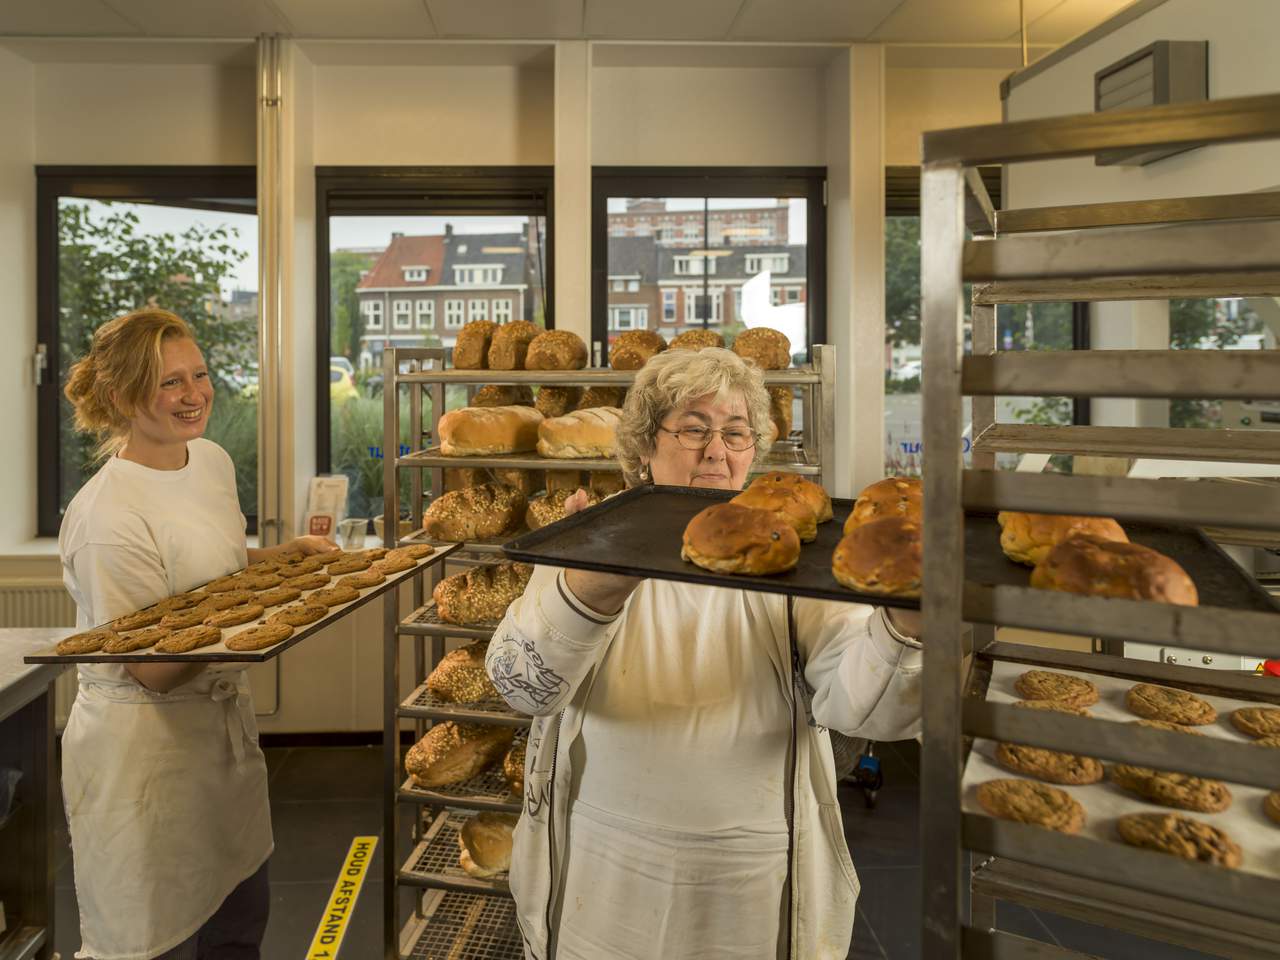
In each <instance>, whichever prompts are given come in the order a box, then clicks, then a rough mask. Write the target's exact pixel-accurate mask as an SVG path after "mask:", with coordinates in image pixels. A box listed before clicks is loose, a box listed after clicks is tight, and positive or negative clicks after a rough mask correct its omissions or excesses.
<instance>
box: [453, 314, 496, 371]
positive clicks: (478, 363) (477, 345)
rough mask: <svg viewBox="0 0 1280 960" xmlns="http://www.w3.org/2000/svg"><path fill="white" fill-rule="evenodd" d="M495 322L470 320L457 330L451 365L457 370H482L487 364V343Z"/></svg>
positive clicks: (489, 341) (489, 340)
mask: <svg viewBox="0 0 1280 960" xmlns="http://www.w3.org/2000/svg"><path fill="white" fill-rule="evenodd" d="M497 326H498V325H497V324H496V323H491V322H490V321H488V320H472V321H471V322H470V323H468V324H467V325H466V326H464V327H463V328H462V329H461V330H459V331H458V339H457V340H456V341H455V342H454V345H453V365H454V367H456V368H457V369H459V370H483V369H485V367H486V366H488V364H489V344H490V343H492V342H493V331H494V330H495V329H497Z"/></svg>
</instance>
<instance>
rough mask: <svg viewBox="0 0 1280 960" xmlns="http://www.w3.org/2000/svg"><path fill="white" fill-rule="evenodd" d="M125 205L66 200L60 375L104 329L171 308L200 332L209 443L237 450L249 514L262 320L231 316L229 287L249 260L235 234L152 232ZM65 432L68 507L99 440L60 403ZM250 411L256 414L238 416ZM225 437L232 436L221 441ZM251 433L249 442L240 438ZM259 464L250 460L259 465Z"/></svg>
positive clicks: (226, 230) (64, 498)
mask: <svg viewBox="0 0 1280 960" xmlns="http://www.w3.org/2000/svg"><path fill="white" fill-rule="evenodd" d="M139 223H140V221H139V219H138V216H137V214H135V213H134V212H132V211H131V210H130V209H128V207H127V206H125V205H119V204H112V203H108V202H100V201H89V202H85V201H80V200H67V201H63V202H62V203H61V204H60V205H59V208H58V246H59V249H58V335H59V358H58V359H59V370H60V372H61V376H62V377H63V382H64V383H65V377H66V374H67V372H68V371H69V370H70V368H71V364H72V363H74V362H75V361H76V360H78V359H79V358H80V357H83V356H84V355H85V354H86V353H88V352H89V347H90V345H91V343H92V340H93V332H94V330H96V329H97V328H98V327H99V326H100V325H101V324H102V323H104V322H106V321H107V320H110V319H112V318H113V317H117V316H119V315H121V314H123V313H128V312H129V311H131V310H137V309H139V308H141V307H145V306H149V305H151V306H157V307H162V308H163V309H165V310H171V311H173V312H174V313H176V314H177V315H178V316H180V317H182V318H183V319H184V320H186V321H187V322H188V323H189V324H191V326H192V328H193V330H194V331H195V335H196V342H197V343H199V344H200V349H201V350H202V351H203V352H204V356H205V360H206V361H207V363H208V365H209V370H210V373H211V374H212V378H213V382H214V388H215V393H216V396H217V401H216V402H215V403H214V408H213V413H212V415H211V418H210V424H209V430H208V435H209V437H210V439H213V440H215V441H216V442H219V443H222V445H223V446H225V447H227V448H228V449H229V450H231V451H232V453H233V457H234V458H235V459H236V465H237V474H238V475H239V480H240V485H241V489H240V493H241V509H242V510H245V511H246V512H249V513H252V512H254V510H255V504H256V501H257V496H256V489H257V416H256V412H255V411H254V409H253V408H255V407H256V402H255V401H253V400H251V399H249V398H245V397H242V396H241V395H240V392H241V389H242V388H243V386H244V384H245V379H244V378H245V377H251V376H256V370H257V361H258V325H257V319H256V317H239V318H237V317H235V316H234V315H232V314H231V313H230V312H229V311H227V310H226V309H225V308H224V304H223V301H222V295H221V284H222V282H223V281H224V280H226V279H228V278H229V277H230V276H231V275H232V273H233V272H234V270H235V269H236V267H237V266H238V265H239V264H240V263H241V262H242V261H243V260H244V259H245V257H246V256H247V255H248V254H247V253H246V252H245V251H244V250H243V249H241V247H240V246H239V243H238V241H239V232H238V231H237V230H236V228H235V227H231V226H217V227H206V226H203V225H200V224H193V225H192V226H190V227H188V228H187V229H186V230H184V231H182V232H181V233H176V234H175V233H160V234H147V233H143V232H142V231H141V230H140V229H139ZM61 405H62V407H61V414H62V420H61V422H62V424H63V427H62V429H61V431H60V433H61V437H60V445H61V456H62V490H61V491H60V492H61V506H62V507H63V508H65V507H66V504H67V503H68V502H69V501H70V499H71V497H72V496H74V495H75V492H76V491H77V490H78V489H79V488H80V487H81V486H82V485H83V484H84V481H85V480H87V479H88V477H89V475H90V474H91V473H92V472H93V469H94V466H95V463H96V459H95V455H94V447H95V441H94V439H93V438H92V437H89V436H86V435H84V434H80V433H78V432H77V431H76V430H74V429H73V428H72V426H71V423H72V411H71V405H70V404H69V403H68V402H67V401H66V399H65V398H61ZM240 406H247V407H249V408H251V409H250V410H248V411H246V410H241V409H238V408H239V407H240ZM223 431H231V432H230V433H226V434H225V435H220V434H221V433H222V432H223ZM241 434H243V436H242V435H241ZM250 458H251V461H250Z"/></svg>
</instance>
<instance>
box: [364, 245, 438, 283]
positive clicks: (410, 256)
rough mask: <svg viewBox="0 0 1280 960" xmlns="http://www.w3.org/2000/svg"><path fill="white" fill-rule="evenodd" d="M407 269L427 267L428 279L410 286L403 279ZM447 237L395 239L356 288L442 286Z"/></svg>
mask: <svg viewBox="0 0 1280 960" xmlns="http://www.w3.org/2000/svg"><path fill="white" fill-rule="evenodd" d="M405 267H427V268H428V269H427V279H426V280H415V281H414V282H412V283H410V282H409V281H407V280H405V278H404V268H405ZM443 267H444V237H439V236H430V237H405V236H399V237H393V238H392V240H391V244H390V245H389V246H388V247H387V249H386V250H385V251H383V253H382V256H380V257H379V258H378V259H377V261H376V262H375V263H374V265H373V267H372V269H370V270H369V272H368V273H367V274H366V275H365V276H364V279H362V280H361V281H360V283H359V284H357V285H356V289H358V290H366V289H369V288H380V287H408V288H410V289H412V288H414V287H434V286H436V285H437V284H440V283H448V282H452V279H451V278H450V279H449V280H441V278H440V276H441V274H442V273H443V272H444V269H443Z"/></svg>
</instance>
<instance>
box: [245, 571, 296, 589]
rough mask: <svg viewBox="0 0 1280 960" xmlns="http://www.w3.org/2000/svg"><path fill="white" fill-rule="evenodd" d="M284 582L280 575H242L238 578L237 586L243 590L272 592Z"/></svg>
mask: <svg viewBox="0 0 1280 960" xmlns="http://www.w3.org/2000/svg"><path fill="white" fill-rule="evenodd" d="M284 581H285V578H284V577H283V576H281V575H280V573H242V574H240V576H239V577H237V578H236V584H237V586H238V587H239V588H240V589H242V590H270V589H271V588H272V587H278V586H280V584H282V583H284Z"/></svg>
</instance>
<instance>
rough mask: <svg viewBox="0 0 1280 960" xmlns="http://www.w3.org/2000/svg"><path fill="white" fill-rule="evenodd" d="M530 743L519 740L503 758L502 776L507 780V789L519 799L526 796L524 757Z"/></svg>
mask: <svg viewBox="0 0 1280 960" xmlns="http://www.w3.org/2000/svg"><path fill="white" fill-rule="evenodd" d="M527 743H528V741H526V740H517V741H516V742H515V743H513V744H512V745H511V749H510V750H508V751H507V755H506V756H505V757H503V758H502V775H503V777H505V778H506V781H507V789H508V790H510V791H511V792H512V793H513V794H515V795H516V796H517V797H522V796H524V756H525V747H526V745H527Z"/></svg>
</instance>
